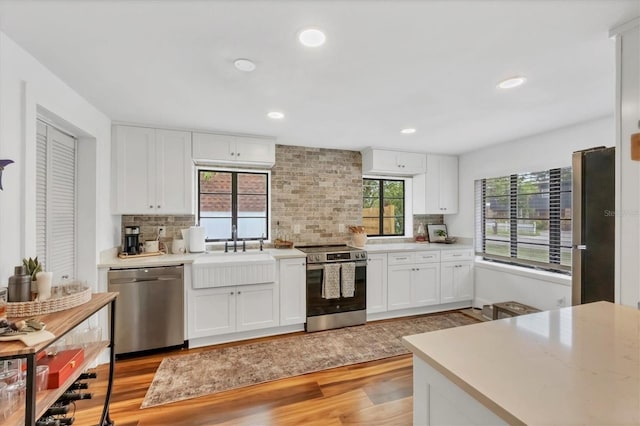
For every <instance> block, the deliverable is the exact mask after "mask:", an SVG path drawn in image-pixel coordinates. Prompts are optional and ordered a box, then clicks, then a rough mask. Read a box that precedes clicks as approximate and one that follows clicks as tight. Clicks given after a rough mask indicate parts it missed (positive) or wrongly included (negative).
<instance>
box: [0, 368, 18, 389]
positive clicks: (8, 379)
mask: <svg viewBox="0 0 640 426" xmlns="http://www.w3.org/2000/svg"><path fill="white" fill-rule="evenodd" d="M17 381H18V370H17V369H10V370H4V371H0V382H4V383H6V384H8V385H11V384H13V383H15V382H17Z"/></svg>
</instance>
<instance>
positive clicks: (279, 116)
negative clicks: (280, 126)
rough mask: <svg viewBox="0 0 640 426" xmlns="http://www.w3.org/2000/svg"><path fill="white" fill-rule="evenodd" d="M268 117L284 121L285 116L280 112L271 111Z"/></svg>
mask: <svg viewBox="0 0 640 426" xmlns="http://www.w3.org/2000/svg"><path fill="white" fill-rule="evenodd" d="M267 117H269V118H272V119H274V120H282V119H283V118H284V114H283V113H281V112H280V111H271V112H269V113H268V114H267Z"/></svg>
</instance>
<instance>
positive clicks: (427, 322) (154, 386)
mask: <svg viewBox="0 0 640 426" xmlns="http://www.w3.org/2000/svg"><path fill="white" fill-rule="evenodd" d="M477 322H478V321H477V320H475V319H473V318H471V317H469V316H467V315H464V314H462V313H459V312H448V313H444V314H440V315H430V316H424V317H417V318H409V319H402V320H397V321H387V322H378V323H372V324H366V325H360V326H355V327H347V328H341V329H338V330H328V331H322V332H316V333H308V334H300V335H296V336H291V337H283V338H278V339H273V340H269V341H265V342H258V343H249V344H243V345H239V346H232V347H224V348H219V349H212V350H210V351H204V352H199V353H194V354H189V355H178V356H172V357H167V358H165V359H163V360H162V362H161V363H160V366H159V367H158V370H157V371H156V375H155V377H154V378H153V382H152V383H151V386H150V387H149V390H148V391H147V394H146V396H145V398H144V401H143V402H142V406H141V408H149V407H155V406H158V405H162V404H168V403H170V402H176V401H182V400H185V399H191V398H196V397H199V396H204V395H210V394H213V393H217V392H222V391H226V390H230V389H236V388H240V387H244V386H249V385H255V384H258V383H264V382H269V381H273V380H278V379H283V378H287V377H293V376H299V375H302V374H306V373H312V372H315V371H321V370H327V369H330V368H335V367H341V366H345V365H352V364H358V363H361V362H368V361H374V360H378V359H383V358H388V357H392V356H396V355H402V354H407V353H409V351H408V350H407V349H406V348H405V347H404V346H403V345H402V341H401V338H402V336H409V335H412V334H419V333H424V332H427V331H434V330H440V329H444V328H450V327H456V326H460V325H467V324H475V323H477Z"/></svg>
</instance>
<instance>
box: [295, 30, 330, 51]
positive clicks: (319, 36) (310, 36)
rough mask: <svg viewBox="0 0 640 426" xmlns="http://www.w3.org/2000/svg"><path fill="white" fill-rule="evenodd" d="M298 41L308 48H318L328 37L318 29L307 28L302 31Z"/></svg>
mask: <svg viewBox="0 0 640 426" xmlns="http://www.w3.org/2000/svg"><path fill="white" fill-rule="evenodd" d="M298 40H300V43H302V44H303V45H305V46H307V47H318V46H322V45H323V44H324V42H325V41H326V40H327V37H326V36H325V35H324V33H323V32H322V31H320V30H319V29H317V28H307V29H305V30H302V31H300V33H299V34H298Z"/></svg>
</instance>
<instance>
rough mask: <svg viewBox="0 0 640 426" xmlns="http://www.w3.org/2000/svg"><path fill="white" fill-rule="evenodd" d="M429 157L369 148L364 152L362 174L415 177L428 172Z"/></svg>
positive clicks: (415, 153) (414, 153)
mask: <svg viewBox="0 0 640 426" xmlns="http://www.w3.org/2000/svg"><path fill="white" fill-rule="evenodd" d="M426 164H427V156H426V154H422V153H417V152H403V151H391V150H386V149H374V148H367V149H365V150H364V151H362V174H365V175H366V174H370V175H376V174H377V175H392V176H413V175H417V174H420V173H425V172H426V170H427V169H426V167H427V166H426Z"/></svg>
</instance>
